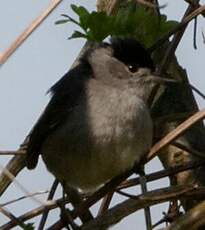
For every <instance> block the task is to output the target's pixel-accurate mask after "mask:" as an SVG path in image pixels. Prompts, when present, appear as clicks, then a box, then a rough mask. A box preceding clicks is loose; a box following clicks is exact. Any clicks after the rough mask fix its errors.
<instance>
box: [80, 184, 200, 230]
mask: <svg viewBox="0 0 205 230" xmlns="http://www.w3.org/2000/svg"><path fill="white" fill-rule="evenodd" d="M198 190H200V189H197V188H195V187H194V186H186V185H184V186H173V187H168V188H164V189H157V190H154V191H152V192H147V193H146V194H143V195H140V196H138V197H137V198H136V199H128V200H126V201H124V202H122V203H120V204H118V205H116V206H115V207H113V208H111V209H110V210H108V211H106V212H105V213H104V214H103V215H101V216H99V217H97V218H96V219H94V220H92V221H90V222H88V223H87V224H84V225H83V226H82V230H90V229H96V230H100V229H105V228H107V227H109V226H111V225H113V224H116V223H118V222H119V221H120V220H122V219H123V218H125V217H127V216H128V215H130V214H132V213H134V212H136V211H138V210H140V209H143V208H145V207H148V206H152V205H155V204H159V203H163V202H166V201H170V200H176V199H179V198H182V197H183V198H184V197H185V196H187V197H190V196H193V195H195V191H197V193H198ZM202 190H203V191H200V192H201V193H202V192H204V188H203V189H202Z"/></svg>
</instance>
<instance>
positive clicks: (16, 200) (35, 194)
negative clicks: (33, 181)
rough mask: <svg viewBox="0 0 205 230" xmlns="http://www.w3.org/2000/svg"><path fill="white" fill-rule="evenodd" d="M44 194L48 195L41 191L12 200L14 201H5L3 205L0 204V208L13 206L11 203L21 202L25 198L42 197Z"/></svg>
mask: <svg viewBox="0 0 205 230" xmlns="http://www.w3.org/2000/svg"><path fill="white" fill-rule="evenodd" d="M45 193H48V191H43V192H35V193H30V194H29V195H26V196H21V197H19V198H17V199H14V200H10V201H7V202H5V203H2V204H0V207H4V206H7V205H9V204H13V203H16V202H18V201H20V200H23V199H27V198H30V197H32V196H37V195H42V194H45Z"/></svg>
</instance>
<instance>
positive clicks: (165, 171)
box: [117, 161, 205, 191]
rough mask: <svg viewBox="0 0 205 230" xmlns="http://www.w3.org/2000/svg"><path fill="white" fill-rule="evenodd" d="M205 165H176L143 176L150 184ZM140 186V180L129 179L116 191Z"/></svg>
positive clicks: (198, 162)
mask: <svg viewBox="0 0 205 230" xmlns="http://www.w3.org/2000/svg"><path fill="white" fill-rule="evenodd" d="M204 164H205V161H196V162H188V163H185V164H183V165H177V166H174V167H170V168H167V169H163V170H160V171H158V172H154V173H150V174H148V175H145V178H146V181H147V182H151V181H155V180H159V179H162V178H164V177H168V176H173V175H175V174H177V173H179V172H183V171H186V170H191V169H194V168H198V167H200V166H202V165H204ZM139 184H140V180H139V177H137V178H133V179H129V180H126V181H124V182H122V183H121V184H120V185H119V186H118V187H117V191H119V190H120V189H125V188H130V187H132V186H136V185H139Z"/></svg>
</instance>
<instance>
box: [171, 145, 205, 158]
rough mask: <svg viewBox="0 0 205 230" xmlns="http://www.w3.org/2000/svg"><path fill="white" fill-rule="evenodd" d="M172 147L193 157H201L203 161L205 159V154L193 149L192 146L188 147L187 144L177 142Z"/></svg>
mask: <svg viewBox="0 0 205 230" xmlns="http://www.w3.org/2000/svg"><path fill="white" fill-rule="evenodd" d="M172 145H174V146H175V147H177V148H179V149H181V150H183V151H186V152H188V153H191V154H192V155H194V156H196V157H200V158H201V159H205V154H204V153H202V152H199V151H197V150H196V149H194V148H192V147H191V146H187V145H186V144H185V143H183V144H182V143H180V142H177V141H175V142H174V143H172Z"/></svg>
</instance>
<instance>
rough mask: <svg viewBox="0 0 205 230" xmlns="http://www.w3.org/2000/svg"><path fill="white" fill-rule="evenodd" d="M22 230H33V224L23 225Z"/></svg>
mask: <svg viewBox="0 0 205 230" xmlns="http://www.w3.org/2000/svg"><path fill="white" fill-rule="evenodd" d="M23 229H24V230H34V229H35V227H34V223H28V224H25V226H24V228H23Z"/></svg>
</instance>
